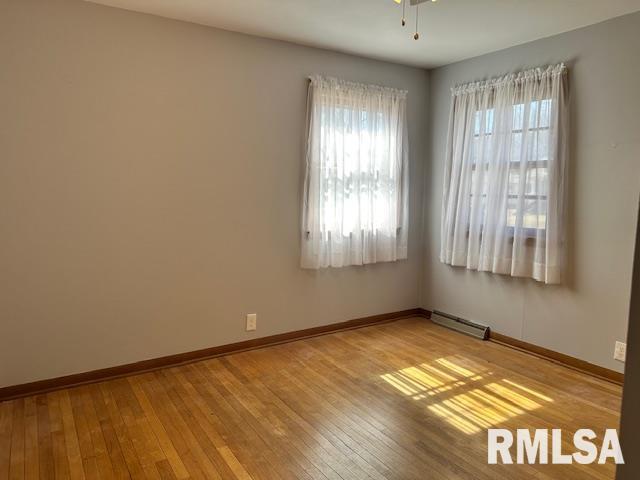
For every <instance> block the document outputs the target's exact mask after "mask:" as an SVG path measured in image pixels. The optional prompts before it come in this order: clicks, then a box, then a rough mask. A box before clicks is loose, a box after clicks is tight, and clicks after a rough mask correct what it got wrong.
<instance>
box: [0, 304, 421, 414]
mask: <svg viewBox="0 0 640 480" xmlns="http://www.w3.org/2000/svg"><path fill="white" fill-rule="evenodd" d="M430 313H431V312H428V311H426V310H423V309H421V308H412V309H409V310H402V311H398V312H391V313H384V314H381V315H373V316H370V317H363V318H356V319H353V320H347V321H345V322H340V323H333V324H330V325H322V326H320V327H313V328H307V329H304V330H297V331H294V332H288V333H281V334H278V335H271V336H268V337H262V338H256V339H252V340H246V341H244V342H238V343H230V344H228V345H220V346H218V347H211V348H205V349H202V350H194V351H192V352H185V353H178V354H175V355H168V356H166V357H160V358H153V359H149V360H142V361H140V362H134V363H128V364H126V365H118V366H115V367H109V368H102V369H100V370H92V371H90V372H83V373H75V374H73V375H65V376H63V377H57V378H51V379H46V380H38V381H36V382H30V383H24V384H21V385H13V386H9V387H2V388H0V402H1V401H4V400H11V399H14V398H19V397H25V396H28V395H34V394H40V393H46V392H50V391H53V390H60V389H62V388H69V387H75V386H78V385H84V384H87V383H96V382H101V381H104V380H108V379H112V378H118V377H124V376H127V375H132V374H136V373H142V372H147V371H151V370H157V369H160V368H166V367H173V366H176V365H181V364H185V363H189V362H195V361H198V360H203V359H206V358H213V357H218V356H221V355H227V354H230V353H235V352H241V351H246V350H252V349H254V348H261V347H266V346H269V345H276V344H279V343H286V342H291V341H294V340H299V339H302V338H308V337H315V336H318V335H324V334H327V333H332V332H337V331H339V330H349V329H353V328H359V327H364V326H367V325H373V324H377V323H384V322H390V321H394V320H399V319H401V318H409V317H427V318H428V317H429V316H430Z"/></svg>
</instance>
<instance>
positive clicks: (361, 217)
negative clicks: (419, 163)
mask: <svg viewBox="0 0 640 480" xmlns="http://www.w3.org/2000/svg"><path fill="white" fill-rule="evenodd" d="M406 97H407V92H406V91H402V90H396V89H392V88H387V87H379V86H375V85H363V84H357V83H353V82H347V81H343V80H338V79H335V78H327V77H321V76H313V77H311V81H310V84H309V101H308V132H307V152H306V175H305V185H304V205H303V221H302V224H303V225H302V260H301V264H302V266H303V267H304V268H323V267H342V266H346V265H363V264H367V263H376V262H388V261H394V260H398V259H402V258H406V257H407V218H408V217H407V199H408V185H407V183H408V146H407V129H406V118H405V117H406Z"/></svg>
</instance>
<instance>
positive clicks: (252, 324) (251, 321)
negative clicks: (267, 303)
mask: <svg viewBox="0 0 640 480" xmlns="http://www.w3.org/2000/svg"><path fill="white" fill-rule="evenodd" d="M257 323H258V314H257V313H247V332H252V331H253V330H255V329H256V324H257Z"/></svg>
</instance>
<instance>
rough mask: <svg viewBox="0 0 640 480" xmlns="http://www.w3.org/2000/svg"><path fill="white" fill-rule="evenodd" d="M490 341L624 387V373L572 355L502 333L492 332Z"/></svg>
mask: <svg viewBox="0 0 640 480" xmlns="http://www.w3.org/2000/svg"><path fill="white" fill-rule="evenodd" d="M489 340H491V341H492V342H495V343H500V344H502V345H506V346H507V347H510V348H515V349H517V350H520V351H523V352H526V353H529V354H531V355H535V356H536V357H540V358H544V359H545V360H549V361H551V362H554V363H558V364H560V365H563V366H565V367H569V368H572V369H574V370H578V371H580V372H583V373H587V374H589V375H592V376H594V377H598V378H601V379H603V380H608V381H610V382H613V383H616V384H618V385H622V384H623V383H624V374H623V373H619V372H616V371H615V370H610V369H608V368H605V367H600V366H598V365H594V364H593V363H589V362H587V361H585V360H580V359H579V358H575V357H572V356H570V355H565V354H564V353H560V352H556V351H554V350H549V349H548V348H544V347H539V346H538V345H534V344H532V343H528V342H524V341H522V340H518V339H516V338H512V337H509V336H507V335H502V334H501V333H497V332H494V331H493V330H491V333H490V335H489Z"/></svg>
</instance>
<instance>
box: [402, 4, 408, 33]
mask: <svg viewBox="0 0 640 480" xmlns="http://www.w3.org/2000/svg"><path fill="white" fill-rule="evenodd" d="M406 3H407V0H402V26H403V27H404V26H405V25H406V24H407V22H406V21H405V19H404V12H405V4H406Z"/></svg>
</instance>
